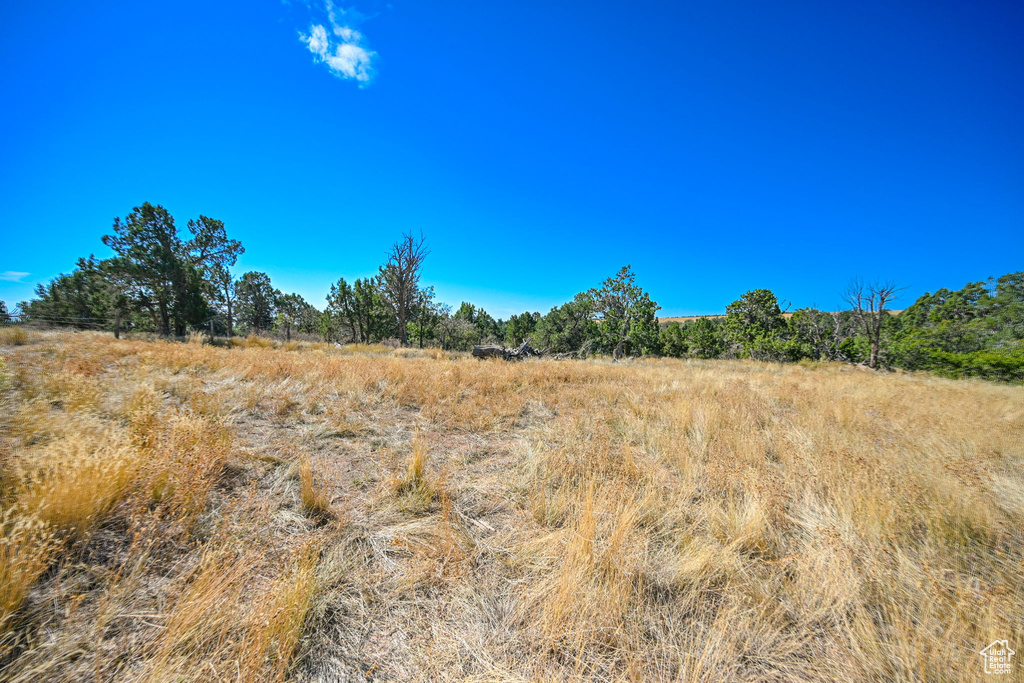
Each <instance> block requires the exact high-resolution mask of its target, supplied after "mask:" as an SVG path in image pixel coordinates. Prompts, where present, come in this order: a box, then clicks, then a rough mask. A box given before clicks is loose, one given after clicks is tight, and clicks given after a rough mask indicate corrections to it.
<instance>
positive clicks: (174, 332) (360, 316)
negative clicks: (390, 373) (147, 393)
mask: <svg viewBox="0 0 1024 683" xmlns="http://www.w3.org/2000/svg"><path fill="white" fill-rule="evenodd" d="M102 241H103V243H104V244H105V245H107V246H108V247H109V248H110V249H111V250H112V251H113V256H112V257H110V258H107V259H102V260H98V259H96V258H95V257H94V256H89V257H88V258H81V259H79V260H78V263H77V265H76V267H75V269H74V270H73V271H72V272H71V273H70V274H63V275H60V276H58V277H57V278H55V279H54V280H52V281H51V282H49V283H48V284H46V285H39V286H38V287H37V288H36V293H35V294H36V295H35V298H33V299H32V300H30V301H28V302H24V303H21V304H19V307H18V309H19V310H18V311H17V313H18V314H19V316H20V319H21V320H26V321H36V322H40V323H44V324H53V325H69V326H75V327H80V328H90V329H104V330H111V331H113V332H114V333H115V335H120V333H121V332H122V331H127V330H134V331H146V332H153V333H156V334H160V335H164V336H183V335H185V334H187V333H188V332H191V331H204V332H211V333H213V334H218V335H227V336H232V335H235V334H242V335H248V334H258V335H259V334H271V333H273V334H277V335H281V336H283V337H284V338H285V339H291V338H292V336H293V335H306V336H307V337H316V338H320V339H323V340H325V341H329V342H338V343H365V344H370V343H379V342H382V341H385V340H395V341H397V343H399V344H401V345H403V346H404V345H417V346H421V347H423V346H440V347H442V348H444V349H450V350H468V349H470V348H472V347H473V346H474V345H477V344H482V343H495V342H500V343H505V344H508V345H510V346H517V345H519V344H521V343H522V342H523V341H524V340H525V339H527V338H531V339H532V343H533V345H534V346H535V347H536V348H546V349H548V350H550V351H552V352H556V353H574V354H576V355H578V356H586V355H588V354H611V355H614V356H616V357H619V356H670V357H677V358H706V359H708V358H752V359H755V360H762V361H773V362H797V361H801V360H805V359H807V360H828V361H842V362H849V363H863V364H865V365H868V366H869V367H872V368H882V367H885V368H905V369H909V370H928V371H932V372H936V373H939V374H943V375H947V376H953V377H968V376H977V377H985V378H990V379H998V380H1004V381H1020V380H1024V343H1022V339H1024V272H1017V273H1011V274H1007V275H1004V276H1002V277H1000V278H998V279H990V280H988V281H983V282H974V283H970V284H968V285H967V286H965V287H964V288H963V289H961V290H956V291H950V290H947V289H940V290H938V291H937V292H935V293H934V294H931V293H928V294H925V295H924V296H922V297H920V298H919V299H918V300H917V301H916V302H914V303H913V305H911V306H910V307H908V308H907V309H906V310H904V311H902V312H900V313H899V314H898V315H894V314H893V313H894V311H893V302H894V301H895V300H897V299H898V296H899V293H900V289H899V288H898V287H897V286H896V285H894V284H891V283H873V284H865V283H862V282H856V281H855V282H854V283H853V284H852V285H851V287H850V289H849V290H848V291H847V292H845V295H844V299H845V301H846V302H847V304H848V307H847V309H846V310H843V311H822V310H819V309H817V308H814V307H808V308H801V309H798V310H796V311H793V312H791V313H790V312H789V311H788V310H786V311H784V310H783V307H782V305H781V304H780V302H779V299H778V298H777V296H776V295H775V293H773V292H772V291H770V290H767V289H755V290H751V291H749V292H746V293H745V294H743V295H742V296H741V297H740V298H739V299H737V300H736V301H734V302H733V303H732V304H730V305H729V306H728V307H727V309H726V313H725V315H724V316H709V317H703V318H698V319H696V320H692V321H687V322H671V323H668V324H659V321H658V318H657V312H658V310H659V308H660V307H659V306H658V304H657V303H656V302H655V301H654V300H652V299H651V297H650V295H649V294H648V293H647V292H645V291H644V290H643V289H642V288H641V287H640V286H639V285H638V284H637V283H636V276H635V274H634V273H633V271H632V269H631V267H629V266H626V267H624V268H622V269H621V270H620V271H619V272H618V273H616V274H615V275H613V276H611V277H609V278H607V279H606V280H604V281H603V282H602V283H600V284H599V285H597V286H595V287H592V288H590V289H587V290H585V291H582V292H580V293H578V294H577V295H576V296H575V297H573V299H572V300H570V301H568V302H566V303H564V304H562V305H560V306H556V307H554V308H552V309H551V310H550V311H548V312H547V313H546V314H544V315H542V314H541V313H540V312H530V311H524V312H523V313H520V314H518V315H513V316H510V317H509V318H508V319H507V320H503V319H500V318H498V319H496V318H494V317H493V316H491V315H490V314H489V313H488V312H487V311H485V310H484V309H483V308H481V307H478V306H475V305H473V304H472V303H470V302H462V303H461V304H460V305H459V306H458V308H455V307H453V306H451V305H449V304H446V303H443V302H441V301H438V300H437V298H436V295H435V293H434V289H433V287H429V286H424V285H423V284H422V282H421V275H422V271H423V264H424V262H425V260H426V259H427V257H428V255H429V253H430V252H429V249H427V247H426V244H425V241H424V239H423V237H422V235H421V236H420V237H418V238H417V237H415V236H414V235H412V234H405V235H402V237H401V239H399V240H398V241H397V242H395V243H394V244H393V245H392V247H391V249H390V250H389V251H388V252H387V253H386V255H385V260H384V262H383V263H382V264H381V265H380V267H379V268H378V272H377V273H376V274H375V275H374V276H372V277H366V278H360V279H356V280H354V281H352V282H348V281H347V280H345V279H344V278H341V279H339V280H338V281H337V282H336V283H334V284H332V285H331V288H330V292H329V293H328V295H327V297H326V302H327V305H326V306H325V307H324V309H323V310H319V309H317V308H316V307H315V306H313V305H312V304H310V303H309V302H307V301H306V300H305V299H303V297H302V296H300V295H299V294H295V293H283V292H281V291H280V290H278V289H276V288H275V287H274V286H273V283H272V282H271V279H270V277H269V276H268V275H267V274H266V273H261V272H255V271H253V272H245V273H242V274H241V275H237V276H236V275H235V274H234V273H233V270H232V269H233V267H234V266H235V265H236V263H237V260H238V257H239V256H241V255H242V254H243V253H244V252H245V250H244V248H243V246H242V244H241V243H240V242H239V241H237V240H233V239H230V238H229V237H228V235H227V233H226V230H225V228H224V224H223V222H221V221H219V220H216V219H212V218H209V217H207V216H199V217H198V218H197V219H193V220H189V221H188V223H187V224H186V231H184V234H182V231H179V229H178V228H177V227H176V225H175V222H174V218H173V217H172V216H171V214H170V213H169V212H168V211H167V210H166V209H164V208H163V207H162V206H159V205H152V204H149V203H145V204H143V205H142V206H139V207H136V208H134V209H133V210H132V212H131V213H129V214H128V215H127V216H126V217H125V218H123V219H121V218H117V219H115V220H114V223H113V227H112V232H111V234H108V235H104V236H103V237H102ZM7 316H8V313H7V311H6V309H2V308H0V321H2V320H3V319H6V318H7Z"/></svg>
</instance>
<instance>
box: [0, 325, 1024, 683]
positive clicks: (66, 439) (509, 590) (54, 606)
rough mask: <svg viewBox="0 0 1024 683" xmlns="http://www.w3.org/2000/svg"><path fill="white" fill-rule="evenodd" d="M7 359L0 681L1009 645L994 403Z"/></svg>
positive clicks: (216, 364)
mask: <svg viewBox="0 0 1024 683" xmlns="http://www.w3.org/2000/svg"><path fill="white" fill-rule="evenodd" d="M33 342H34V343H32V344H26V345H21V346H9V347H5V349H4V350H3V352H2V353H3V354H4V360H5V364H6V367H7V371H6V373H7V376H8V377H9V379H8V381H7V382H6V389H4V390H3V395H4V397H5V398H4V401H3V413H2V435H0V436H2V438H0V461H2V462H3V463H4V465H5V467H4V472H5V474H4V477H3V480H2V482H0V496H2V497H0V500H2V503H3V510H4V515H5V516H4V517H3V527H2V531H3V538H4V539H5V540H4V544H3V545H2V546H0V563H2V566H0V577H2V578H4V579H5V581H4V583H3V585H4V586H5V587H4V588H3V592H2V593H0V609H2V610H3V615H2V618H3V619H4V621H3V623H2V626H0V628H2V629H3V630H4V633H5V636H4V644H5V645H4V647H5V648H6V649H5V650H4V651H3V652H0V656H2V657H4V663H5V664H6V668H5V669H4V671H5V672H6V673H5V674H3V675H0V678H2V677H7V678H9V679H11V680H31V679H32V677H33V676H35V677H36V678H38V676H39V675H49V676H50V677H52V678H56V679H60V678H61V677H63V678H64V679H67V680H73V679H76V678H86V677H92V678H94V679H95V678H99V679H101V680H115V679H119V680H136V679H138V680H146V679H149V680H157V679H161V680H170V679H173V678H182V679H188V680H199V679H210V680H220V679H222V678H234V679H237V680H282V679H287V678H289V677H296V678H303V677H305V678H306V679H310V678H318V677H319V678H321V679H332V678H333V679H339V680H344V679H346V678H348V679H354V680H358V679H366V678H369V679H373V678H374V677H375V676H380V677H382V678H400V679H409V680H465V679H471V680H609V681H611V680H616V681H618V680H666V681H667V680H673V681H674V680H685V681H717V680H738V681H743V680H747V681H763V680H826V681H827V680H835V681H839V680H842V681H847V680H874V681H894V680H897V681H899V680H906V681H910V680H981V679H983V678H984V674H983V673H982V672H983V668H982V661H981V657H980V656H979V655H978V654H977V653H978V651H979V650H980V649H981V648H983V647H984V646H985V645H987V644H988V643H989V642H991V641H992V640H995V639H997V638H998V639H1006V640H1008V641H1009V642H1010V645H1011V647H1014V648H1018V649H1019V647H1020V645H1021V644H1024V638H1022V635H1024V628H1022V622H1021V620H1020V615H1021V614H1024V580H1022V577H1024V555H1022V552H1024V538H1022V531H1021V528H1022V527H1021V522H1022V521H1024V468H1022V463H1024V388H1022V387H1015V386H1002V385H993V384H986V383H982V382H954V381H947V380H940V379H936V378H932V377H928V376H916V375H909V374H897V375H883V374H875V373H871V372H866V371H863V370H860V369H857V368H850V367H846V366H840V365H829V364H816V365H814V364H805V365H791V366H777V365H765V364H758V363H753V362H711V361H675V360H664V361H660V360H651V361H638V362H633V363H617V364H611V363H608V362H604V361H602V360H600V359H598V360H592V361H588V362H562V363H559V362H552V361H537V362H533V361H531V362H526V363H522V364H505V363H497V362H494V363H492V362H478V361H476V360H474V359H470V358H467V357H465V356H463V355H459V354H448V353H439V352H436V351H431V350H424V351H420V350H415V349H413V350H392V349H388V348H386V347H365V348H364V347H344V348H341V349H338V348H336V347H334V346H329V345H323V344H315V343H309V342H293V343H291V344H280V343H276V342H272V341H270V340H262V339H259V338H250V339H245V340H237V341H235V342H234V343H233V345H232V346H229V347H223V348H222V347H217V346H213V345H209V344H198V343H193V344H173V343H166V342H160V341H132V340H122V341H120V342H114V341H113V340H110V339H109V338H108V337H103V336H101V335H93V334H46V333H43V334H40V335H39V337H38V338H36V339H33ZM314 462H315V463H316V468H315V469H314V467H313V464H312V463H314ZM327 474H330V476H326V475H327ZM293 475H297V477H296V476H293ZM296 501H297V502H296ZM327 501H334V504H336V505H338V506H340V508H342V509H344V510H345V514H344V515H343V516H342V517H343V519H344V521H339V522H338V523H337V524H334V525H331V526H329V527H327V526H325V525H323V524H322V523H320V521H322V515H324V514H325V513H326V511H327V510H328V509H329V507H330V506H328V504H327ZM318 519H319V520H320V521H318ZM85 624H89V625H90V626H89V627H88V628H83V625H85ZM100 625H101V626H102V628H101V627H100ZM79 631H80V632H81V633H88V634H90V635H89V636H88V639H87V638H86V636H84V635H76V633H77V632H79ZM43 634H48V635H45V636H44V635H43ZM72 653H76V654H74V655H72ZM83 653H84V654H83ZM1019 671H1024V669H1020V670H1019ZM1019 671H1018V674H1019ZM86 672H88V673H86ZM44 677H45V676H44Z"/></svg>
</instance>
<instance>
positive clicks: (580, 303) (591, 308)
mask: <svg viewBox="0 0 1024 683" xmlns="http://www.w3.org/2000/svg"><path fill="white" fill-rule="evenodd" d="M595 308H596V304H595V302H594V300H593V298H592V297H591V296H590V295H589V294H588V293H585V292H581V293H580V294H577V295H576V297H575V298H574V299H573V300H572V301H569V302H567V303H564V304H562V305H561V306H556V307H555V308H552V309H551V310H550V311H549V312H548V314H547V315H545V316H544V317H543V318H541V319H540V320H538V321H537V327H536V328H535V329H534V332H535V335H536V338H537V346H538V347H541V348H545V347H546V348H548V349H549V350H551V351H552V352H554V353H568V352H574V351H580V350H584V351H585V350H586V349H587V348H588V347H592V346H593V344H594V341H595V340H596V339H597V338H598V326H597V322H596V321H595V320H594V314H595Z"/></svg>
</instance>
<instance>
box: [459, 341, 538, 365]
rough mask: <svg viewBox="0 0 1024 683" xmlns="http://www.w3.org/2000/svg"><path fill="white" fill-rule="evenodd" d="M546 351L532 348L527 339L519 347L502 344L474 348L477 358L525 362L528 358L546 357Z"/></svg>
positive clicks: (474, 354)
mask: <svg viewBox="0 0 1024 683" xmlns="http://www.w3.org/2000/svg"><path fill="white" fill-rule="evenodd" d="M544 352H545V349H535V348H533V347H532V346H530V339H529V338H527V339H526V341H524V342H523V343H522V344H520V345H519V346H518V347H515V348H510V347H508V346H501V345H500V344H488V345H486V346H474V347H473V356H474V357H476V358H501V359H502V360H524V359H526V358H531V357H536V358H539V357H541V356H543V355H544Z"/></svg>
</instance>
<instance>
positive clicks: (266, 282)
mask: <svg viewBox="0 0 1024 683" xmlns="http://www.w3.org/2000/svg"><path fill="white" fill-rule="evenodd" d="M235 288H236V290H237V292H238V322H239V325H240V326H242V327H243V328H244V329H245V330H246V331H248V332H253V333H256V334H260V333H263V332H269V331H270V330H271V329H272V328H273V326H274V321H275V319H276V318H277V298H278V297H279V296H280V295H281V292H279V291H277V290H276V289H274V286H273V285H272V284H271V283H270V276H269V275H267V274H266V273H257V272H249V273H246V274H244V275H243V276H242V277H241V279H240V280H239V281H238V284H237V285H235Z"/></svg>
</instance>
